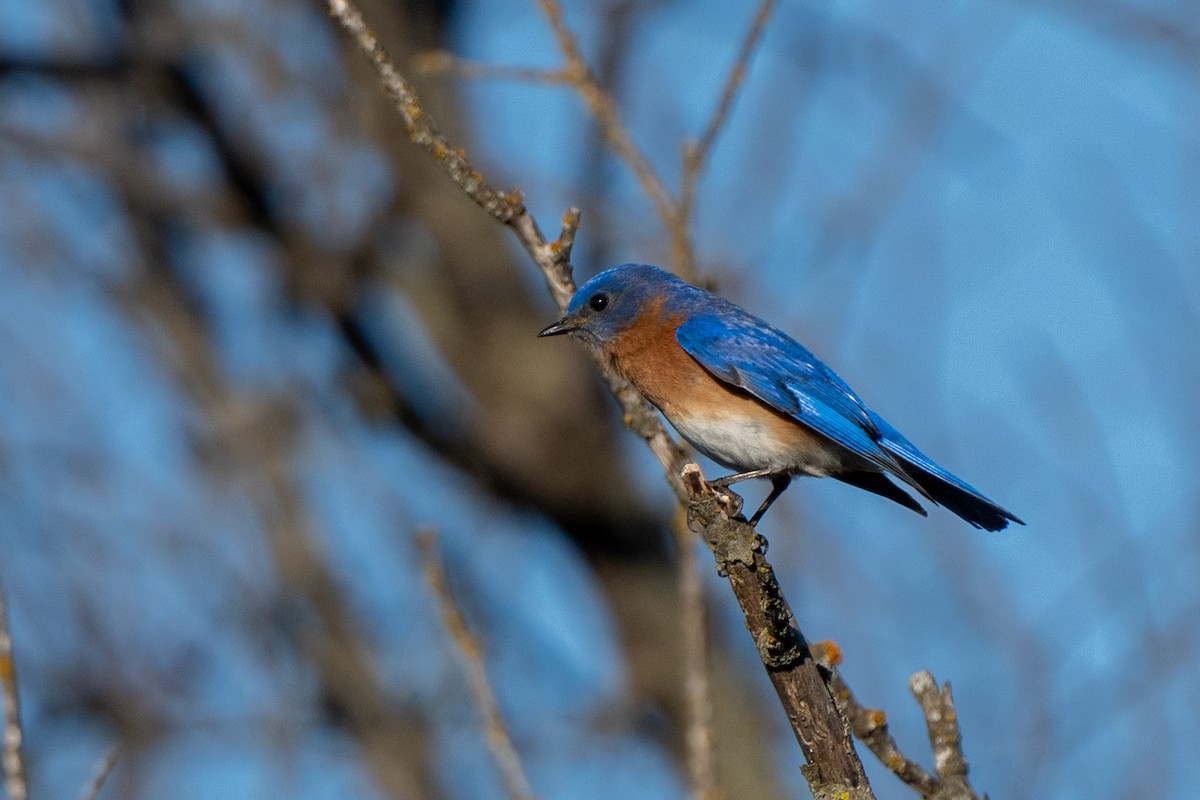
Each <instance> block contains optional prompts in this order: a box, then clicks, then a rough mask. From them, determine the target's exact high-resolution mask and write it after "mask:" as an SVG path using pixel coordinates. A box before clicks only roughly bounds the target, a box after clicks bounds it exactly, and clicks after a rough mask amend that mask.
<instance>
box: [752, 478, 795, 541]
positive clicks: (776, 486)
mask: <svg viewBox="0 0 1200 800" xmlns="http://www.w3.org/2000/svg"><path fill="white" fill-rule="evenodd" d="M791 482H792V476H791V475H788V474H787V473H786V472H777V473H775V474H774V475H772V476H771V493H770V494H769V495H767V499H766V500H763V501H762V505H761V506H759V507H758V511H755V512H754V516H753V517H751V518H750V527H751V528H753V527H754V526H755V525H757V524H758V521H759V520H760V519H762V516H763V514H765V513H767V509H768V508H770V507H771V504H772V503H774V502H775V501H776V500H778V499H779V495H781V494H783V492H784V490H786V489H787V488H788V484H790V483H791Z"/></svg>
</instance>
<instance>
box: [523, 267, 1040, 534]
mask: <svg viewBox="0 0 1200 800" xmlns="http://www.w3.org/2000/svg"><path fill="white" fill-rule="evenodd" d="M565 333H569V334H572V335H574V336H576V337H578V338H579V339H582V340H583V342H584V343H585V344H587V345H588V346H589V347H591V348H593V349H595V350H598V351H600V352H601V353H602V354H604V355H606V356H608V357H609V358H611V360H612V363H613V365H614V366H615V368H616V370H617V372H618V373H620V374H621V375H622V376H624V377H625V378H626V379H628V380H629V381H630V382H631V383H633V385H634V386H636V387H637V389H638V391H640V392H641V393H642V395H643V396H644V397H645V398H646V399H647V400H649V401H650V402H651V403H652V404H653V405H654V406H655V407H657V408H658V410H659V411H661V412H662V414H663V416H664V417H666V418H667V420H668V421H670V423H671V425H672V426H673V427H674V428H675V430H677V431H679V435H680V436H682V437H683V438H684V439H686V440H687V441H688V442H689V443H690V444H691V445H692V446H693V447H695V448H696V449H697V450H699V451H700V452H701V453H704V454H705V455H706V456H708V457H709V458H711V459H712V460H713V461H716V462H717V463H718V464H721V465H722V466H724V467H727V468H729V469H732V470H735V474H733V475H729V476H727V477H724V478H719V479H717V480H715V481H712V485H714V486H718V487H725V486H729V485H731V484H734V483H737V482H739V481H744V480H748V479H750V478H769V479H770V480H771V492H770V494H769V495H768V496H767V498H766V499H765V500H764V501H763V503H762V505H760V506H759V508H758V510H757V511H755V512H754V515H753V516H752V517H751V518H750V524H751V525H757V524H758V521H759V520H761V519H762V516H763V514H765V513H766V512H767V509H768V508H770V507H771V504H772V503H774V502H775V501H776V500H777V499H778V498H779V496H780V495H781V494H783V492H784V490H786V489H787V487H788V485H789V484H790V483H791V480H792V477H793V476H796V475H811V476H815V477H832V478H837V479H838V480H840V481H844V482H845V483H848V484H851V485H852V486H857V487H859V488H860V489H866V490H867V491H869V492H874V493H875V494H878V495H882V496H883V497H886V498H888V499H889V500H893V501H895V502H897V503H899V504H900V505H902V506H904V507H905V508H910V509H912V510H913V511H915V512H917V513H918V514H921V515H922V516H927V513H926V511H925V509H924V508H923V507H922V506H921V505H920V503H918V502H917V501H916V500H914V499H913V498H912V496H911V495H909V494H908V493H907V492H906V491H905V490H904V489H902V488H900V486H897V485H896V484H895V483H893V482H892V481H891V480H889V479H888V478H889V477H891V478H894V479H895V480H897V481H899V482H900V484H901V485H904V486H907V487H909V488H911V489H912V490H913V491H915V492H917V493H918V494H920V495H921V496H923V497H925V498H926V499H928V500H929V501H930V502H933V503H935V504H937V505H941V506H944V507H946V508H947V509H949V510H950V511H952V512H954V513H955V514H957V515H958V516H960V517H962V518H963V519H964V520H966V521H967V522H969V523H970V524H971V525H973V526H975V527H976V528H983V529H984V530H989V531H998V530H1001V529H1003V528H1005V527H1007V526H1008V523H1009V522H1010V521H1011V522H1016V523H1018V524H1021V525H1024V524H1025V523H1024V522H1022V521H1021V520H1020V519H1017V517H1015V516H1013V514H1012V513H1010V512H1008V511H1006V510H1005V509H1003V508H1001V507H1000V506H998V505H997V504H996V503H994V502H992V501H991V500H989V499H988V498H986V497H984V496H983V495H982V494H981V493H980V492H978V491H977V490H975V489H974V488H972V487H971V486H969V485H968V484H966V483H965V482H963V481H962V480H960V479H959V478H957V477H955V476H954V475H952V474H950V473H949V472H947V471H946V470H944V469H942V468H941V467H939V466H938V465H937V464H935V463H934V462H933V461H932V460H931V459H930V458H929V457H928V456H926V455H925V454H924V453H922V452H921V451H920V450H918V449H917V448H916V447H914V446H913V444H912V443H911V442H910V441H908V439H905V438H904V437H903V436H901V435H900V433H899V432H898V431H897V430H896V429H895V428H893V427H892V426H891V425H889V424H888V423H887V422H885V421H884V420H883V418H882V417H880V416H879V415H878V414H876V413H875V412H874V411H872V410H871V409H869V408H867V406H866V405H865V404H864V403H863V402H862V400H860V399H859V397H858V395H857V394H855V393H854V391H853V390H852V389H851V388H850V387H849V386H847V385H846V383H845V381H843V380H842V379H841V378H839V377H838V376H837V375H836V374H834V372H833V370H831V369H830V368H829V367H827V366H825V364H823V363H822V362H821V360H820V359H818V358H817V357H816V356H814V355H813V354H812V353H811V352H809V351H808V349H807V348H805V347H804V346H803V345H801V344H800V343H799V342H797V341H796V340H795V339H793V338H791V337H790V336H788V335H787V334H786V333H783V332H782V331H780V330H779V329H778V328H775V327H773V326H772V325H770V324H768V323H767V322H764V321H763V320H761V319H759V318H758V317H756V316H754V315H752V314H750V313H749V312H747V311H745V310H743V309H742V308H740V307H738V306H736V305H734V304H733V303H731V302H729V301H728V300H725V299H724V298H721V297H718V296H717V295H715V294H712V293H711V292H706V291H704V290H703V289H699V288H697V287H695V286H692V285H690V284H687V283H684V282H683V281H682V280H680V279H679V278H677V277H675V276H674V275H671V274H670V273H668V272H665V271H663V270H661V269H659V268H658V267H652V266H650V265H648V264H624V265H622V266H619V267H613V268H612V269H609V270H606V271H605V272H601V273H600V274H599V275H597V276H596V277H594V278H592V279H591V280H589V281H588V282H587V283H585V284H584V285H583V286H581V287H579V290H578V291H576V292H575V295H574V296H573V297H572V298H571V302H570V304H569V305H568V306H567V312H566V314H565V315H564V316H563V318H562V319H561V320H559V321H558V322H556V323H554V324H553V325H550V326H548V327H547V328H545V329H544V330H542V332H541V333H539V334H538V335H539V336H557V335H559V334H565Z"/></svg>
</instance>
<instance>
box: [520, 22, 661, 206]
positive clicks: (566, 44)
mask: <svg viewBox="0 0 1200 800" xmlns="http://www.w3.org/2000/svg"><path fill="white" fill-rule="evenodd" d="M538 5H539V6H541V9H542V13H543V14H545V16H546V21H547V22H549V23H550V28H551V29H552V30H553V31H554V38H555V40H556V41H557V42H558V49H559V51H560V52H561V53H562V55H563V58H564V59H565V60H566V62H567V67H566V72H567V74H568V75H569V76H570V83H571V85H572V86H574V87H575V90H576V91H577V92H579V96H580V98H582V99H583V102H584V105H585V106H587V109H588V113H589V114H591V116H592V119H593V120H594V121H595V123H596V125H597V126H598V127H599V128H600V133H601V135H602V136H603V137H604V141H605V142H607V143H608V146H609V147H611V148H612V149H613V152H615V153H616V154H617V156H619V157H620V158H621V159H622V160H623V161H624V162H625V163H626V164H628V165H629V168H630V169H632V170H633V174H634V176H635V177H636V178H637V181H638V183H639V184H640V185H641V187H642V191H644V192H645V193H646V196H647V197H648V198H650V202H651V203H653V204H654V207H655V209H656V210H657V211H658V215H659V217H660V218H661V219H662V221H663V224H664V225H666V226H667V228H670V227H671V225H673V224H676V223H675V222H674V220H675V219H676V218H677V217H678V209H677V207H676V203H675V201H674V199H672V197H671V193H670V192H669V191H668V190H667V187H666V185H665V184H664V183H663V181H662V179H661V178H659V177H658V173H657V172H655V170H654V167H653V165H652V164H651V163H650V159H649V158H647V157H646V154H645V153H643V152H642V150H641V148H639V147H638V146H637V145H636V144H635V143H634V141H633V138H632V137H631V136H630V135H629V131H628V130H626V128H625V126H624V125H623V124H622V123H621V118H620V114H618V113H617V104H616V102H615V101H614V100H613V98H612V95H611V94H609V92H608V91H607V90H606V89H605V88H604V87H603V86H601V85H600V82H599V81H598V80H597V79H596V76H595V74H594V73H593V72H592V68H591V67H589V66H588V63H587V61H586V59H584V57H583V53H582V52H580V50H579V43H578V42H577V41H576V40H575V35H574V34H573V33H571V31H570V29H569V28H567V24H566V22H565V20H564V19H563V12H562V6H561V5H559V3H558V0H538Z"/></svg>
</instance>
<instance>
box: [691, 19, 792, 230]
mask: <svg viewBox="0 0 1200 800" xmlns="http://www.w3.org/2000/svg"><path fill="white" fill-rule="evenodd" d="M778 2H779V0H762V2H761V3H759V6H758V10H757V11H755V12H754V19H753V20H751V22H750V29H749V30H747V31H746V37H745V38H744V39H743V40H742V47H741V49H740V50H739V51H738V54H737V57H736V58H735V59H734V61H733V66H732V67H730V69H729V75H728V76H727V77H726V78H725V87H724V88H723V89H722V90H721V97H720V99H719V100H718V101H717V105H716V108H714V109H713V113H712V117H711V118H710V119H709V121H708V125H707V126H706V127H705V128H704V133H703V134H701V136H700V138H699V139H697V140H696V141H695V142H690V143H688V144H687V145H685V146H684V149H683V179H682V184H683V186H682V190H681V192H680V205H681V206H682V207H683V209H684V217H685V218H689V217H690V214H691V209H692V205H693V203H694V201H695V197H696V184H697V182H698V181H699V179H700V175H701V173H702V172H703V171H704V167H705V164H706V162H707V160H708V156H709V154H710V153H711V152H712V148H713V144H714V143H715V142H716V140H717V136H718V135H719V134H720V132H721V130H722V129H723V128H724V127H725V123H726V122H727V121H728V119H729V111H730V109H732V108H733V101H734V98H735V97H736V96H737V93H738V90H739V89H740V88H741V86H742V84H743V83H744V82H745V79H746V68H747V67H748V66H749V64H750V57H751V56H752V55H754V50H755V48H757V47H758V43H759V42H760V41H762V36H763V32H764V31H765V30H766V27H767V22H769V21H770V19H771V14H772V13H773V12H774V11H775V6H776V5H778Z"/></svg>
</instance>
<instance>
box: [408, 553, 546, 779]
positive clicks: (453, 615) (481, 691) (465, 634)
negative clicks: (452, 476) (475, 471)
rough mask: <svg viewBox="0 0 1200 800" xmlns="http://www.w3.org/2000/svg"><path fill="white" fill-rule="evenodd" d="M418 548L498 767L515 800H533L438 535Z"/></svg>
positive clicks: (427, 579)
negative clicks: (449, 575)
mask: <svg viewBox="0 0 1200 800" xmlns="http://www.w3.org/2000/svg"><path fill="white" fill-rule="evenodd" d="M416 544H417V549H418V550H420V551H421V559H422V562H423V566H424V570H425V580H426V581H428V582H429V587H430V588H431V589H432V590H433V596H434V598H435V599H436V600H437V604H438V608H439V609H440V610H441V612H442V625H443V626H444V627H445V628H446V631H447V632H448V633H449V634H450V638H451V639H452V640H453V641H454V645H455V647H456V648H457V649H458V654H459V656H460V657H461V660H462V665H463V669H465V670H466V673H467V683H468V684H469V685H470V687H471V696H472V697H473V698H474V700H475V707H476V708H477V709H478V710H479V714H480V716H482V717H483V727H484V730H485V731H486V732H487V743H488V749H489V750H490V751H491V753H492V758H493V759H494V760H495V762H496V767H497V768H498V769H499V770H500V774H501V775H502V776H503V778H504V785H505V787H507V789H508V794H509V796H510V797H512V798H513V800H533V798H534V794H533V790H532V789H531V788H530V787H529V781H528V780H527V779H526V778H525V770H524V769H523V768H522V766H521V758H520V756H519V755H517V749H516V748H515V747H513V743H512V737H510V736H509V734H508V728H507V727H505V725H504V718H503V717H501V716H500V706H499V704H497V702H496V694H495V692H493V691H492V685H491V683H490V682H489V681H488V676H487V669H486V668H485V667H484V665H483V653H482V649H481V648H480V646H479V640H478V639H476V638H475V636H474V635H472V633H471V631H470V629H469V628H468V627H467V621H466V619H464V618H463V615H462V612H461V611H459V609H458V605H457V604H456V603H455V602H454V596H453V595H452V594H451V593H450V587H449V586H448V585H447V584H446V574H445V571H444V570H443V568H442V562H441V559H440V557H439V556H438V552H437V537H436V535H435V534H434V533H433V532H432V531H427V532H425V533H421V534H418V535H417V536H416Z"/></svg>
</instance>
